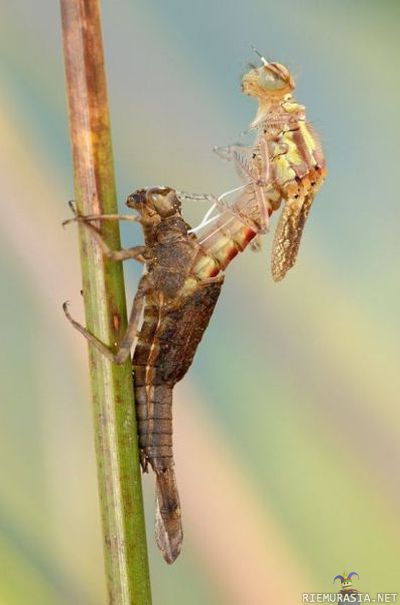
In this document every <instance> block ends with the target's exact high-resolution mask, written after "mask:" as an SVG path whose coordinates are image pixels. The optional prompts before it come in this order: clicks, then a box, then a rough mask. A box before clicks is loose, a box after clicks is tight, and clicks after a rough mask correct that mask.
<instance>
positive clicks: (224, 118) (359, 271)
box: [0, 0, 400, 605]
mask: <svg viewBox="0 0 400 605" xmlns="http://www.w3.org/2000/svg"><path fill="white" fill-rule="evenodd" d="M102 17H103V33H104V43H105V50H106V59H107V73H108V86H109V97H110V108H111V121H112V129H113V143H114V155H115V163H116V172H117V183H118V193H119V198H120V203H121V208H122V207H123V201H124V199H125V198H126V196H127V194H129V193H130V192H131V191H132V190H134V189H135V188H137V187H141V186H145V185H156V184H165V185H172V186H175V187H179V188H181V189H186V190H189V191H198V192H202V191H207V192H215V193H220V192H222V191H224V190H226V189H230V188H232V187H234V186H235V185H237V184H238V180H237V177H236V175H235V173H234V171H233V169H232V167H231V166H230V165H228V164H224V163H223V162H222V161H221V160H219V159H218V158H217V157H216V156H214V154H213V153H212V152H211V148H212V147H213V146H214V145H223V144H228V143H230V142H234V141H236V140H238V138H239V133H240V132H241V131H243V130H244V129H245V128H246V126H247V124H248V123H249V121H250V119H251V118H252V116H253V115H254V111H255V104H254V102H253V101H252V100H251V99H248V98H246V97H244V96H243V95H241V93H240V88H239V82H240V76H241V74H242V73H243V72H244V71H245V70H246V63H247V61H249V60H254V56H253V54H252V52H251V50H250V45H251V44H254V45H256V46H257V47H258V48H260V50H261V51H262V52H263V53H265V55H266V56H267V57H268V58H270V59H273V60H277V61H279V62H282V63H284V64H286V65H287V66H288V67H289V68H290V69H291V71H292V72H293V73H294V75H295V77H296V80H297V83H298V86H297V98H298V99H299V100H300V101H301V102H303V103H304V104H305V105H306V106H307V108H308V115H309V117H310V119H311V121H312V122H313V123H314V125H315V127H316V129H317V131H318V132H319V133H320V136H321V139H322V141H323V144H324V148H325V151H326V155H327V160H328V167H329V177H328V179H327V181H326V184H325V185H324V186H323V188H322V189H321V191H320V193H319V195H318V198H317V201H316V203H315V206H314V208H313V211H312V216H311V218H310V220H309V224H308V225H307V227H306V233H305V237H304V240H303V243H302V248H301V253H300V257H299V260H298V263H297V265H296V267H295V269H294V270H293V271H291V272H290V273H289V275H288V276H287V278H286V280H285V281H284V282H283V283H281V284H278V285H276V284H273V282H272V279H271V277H270V272H269V262H270V261H269V257H270V244H271V235H269V236H267V237H266V238H265V244H264V248H263V250H262V251H261V252H260V253H259V254H252V253H251V252H250V251H248V252H246V253H245V254H243V255H241V257H240V258H237V259H236V260H235V262H234V263H232V266H231V267H229V270H228V272H227V279H226V283H225V288H224V291H223V294H222V297H221V300H220V301H219V304H218V307H217V310H216V313H215V315H214V317H213V319H212V322H211V325H210V327H209V329H208V331H207V333H206V335H205V338H204V340H203V342H202V344H201V346H200V349H199V351H198V354H197V357H196V360H195V363H194V365H193V367H192V369H191V371H190V373H189V375H188V377H187V378H186V379H185V380H184V382H183V383H182V384H181V385H179V386H178V388H177V392H176V402H175V419H176V430H175V443H176V450H177V474H178V480H179V484H180V491H181V499H182V503H183V513H184V524H185V544H184V550H183V552H182V555H181V557H180V558H179V560H178V561H177V563H176V564H175V565H174V566H173V567H167V566H166V565H165V564H164V562H163V561H162V559H161V557H160V555H159V554H158V552H157V551H156V548H155V546H154V541H153V535H152V525H153V478H152V477H151V476H150V477H146V478H145V481H144V486H145V497H146V514H147V519H148V542H149V549H150V556H151V570H152V583H153V593H154V603H155V605H161V604H162V605H172V604H174V605H179V604H185V605H187V604H190V605H200V604H204V603H207V604H208V605H225V604H226V605H227V604H233V605H262V604H264V603H279V604H281V605H293V604H295V603H300V602H301V593H302V592H306V591H313V592H315V591H329V590H332V579H333V577H334V576H335V575H336V574H338V573H342V572H343V570H346V571H351V570H355V571H357V572H358V573H359V574H360V580H359V581H357V580H356V582H355V584H356V586H357V587H358V588H359V589H360V590H362V591H372V592H374V593H375V592H376V591H392V592H393V591H400V577H399V539H400V529H399V522H398V518H399V515H398V510H399V504H400V484H399V478H398V477H399V472H398V469H399V454H400V448H399V441H400V411H399V405H398V403H399V392H400V378H399V339H398V328H399V311H398V309H399V294H400V290H399V276H398V275H399V274H398V269H397V270H396V266H397V267H398V255H399V243H398V242H399V237H398V231H399V228H398V225H399V220H400V217H399V203H398V174H399V168H398V132H399V126H398V125H399V115H398V106H399V103H398V99H399V95H400V77H399V70H398V56H399V46H400V45H399V19H400V5H399V3H398V2H388V1H383V2H377V1H375V2H370V1H365V0H364V1H363V2H360V1H356V0H352V1H348V2H343V1H342V2H337V1H336V2H334V1H333V0H325V1H323V2H321V1H319V2H318V1H316V0H314V1H311V0H303V1H302V2H299V1H295V0H281V1H280V2H273V1H272V0H263V1H261V0H248V1H247V2H243V3H240V4H237V3H234V2H229V1H228V0H220V1H219V2H218V3H215V2H212V1H211V0H205V1H203V2H198V3H195V2H182V1H178V0H169V2H163V1H162V0H154V1H153V2H145V1H144V0H137V1H133V0H114V1H112V0H109V1H108V2H103V5H102ZM0 34H1V35H0V45H1V56H2V60H1V89H0V99H1V105H0V121H1V131H2V145H1V160H2V161H1V168H0V170H1V188H2V192H1V198H2V218H1V241H0V248H1V253H0V264H1V268H2V274H3V277H2V280H1V288H2V292H1V306H2V313H1V321H2V326H1V340H2V347H1V349H2V353H1V354H2V362H1V364H0V368H1V374H2V376H1V389H2V393H1V401H2V406H1V412H0V413H1V419H0V422H1V435H2V436H1V440H0V457H1V460H2V464H1V467H2V471H1V480H0V531H1V545H0V603H1V604H3V603H4V604H6V605H14V604H18V605H22V604H24V605H25V604H28V603H29V605H47V604H51V605H66V604H68V605H94V604H105V586H104V579H103V567H102V565H103V563H102V551H101V539H100V526H99V514H98V512H99V511H98V504H97V485H96V469H95V461H94V451H93V435H92V427H91V410H90V402H89V389H88V378H87V358H86V345H85V344H84V342H83V341H82V339H81V338H79V336H78V335H77V334H76V333H74V332H73V330H72V329H71V328H70V326H68V325H67V324H66V322H65V320H64V318H63V315H62V312H61V303H62V301H64V300H67V299H69V300H71V303H72V310H73V313H74V315H75V316H77V317H82V308H81V301H80V295H79V289H80V274H79V261H78V254H77V239H76V232H75V230H74V228H70V229H66V230H65V231H63V230H62V228H61V225H60V223H61V221H62V219H63V218H65V217H66V216H67V215H68V209H67V205H66V202H67V200H68V199H71V197H73V183H72V176H71V175H72V173H71V161H70V147H69V140H68V130H67V121H66V103H65V94H64V72H63V62H62V52H61V43H60V18H59V9H58V3H57V2H53V1H50V0H44V1H43V2H41V3H37V2H32V3H28V2H24V1H23V0H14V1H13V2H12V3H7V4H3V6H2V8H1V19H0ZM202 213H204V207H203V206H201V207H200V208H199V206H198V205H196V203H192V204H191V203H187V204H186V216H187V217H188V218H189V220H191V221H195V220H197V219H198V218H199V217H200V216H201V215H202ZM140 238H141V235H140V232H139V230H137V229H136V227H132V226H129V225H128V226H127V225H124V226H123V240H124V243H125V244H126V245H132V244H133V243H137V242H139V241H140ZM126 276H127V281H128V290H129V296H130V295H131V294H132V293H133V292H134V289H135V284H136V283H137V278H138V269H137V267H135V265H134V263H132V264H131V266H129V267H127V268H126ZM200 461H203V462H202V464H200ZM337 589H338V588H336V590H337Z"/></svg>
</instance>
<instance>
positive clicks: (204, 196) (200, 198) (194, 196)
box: [176, 190, 218, 204]
mask: <svg viewBox="0 0 400 605" xmlns="http://www.w3.org/2000/svg"><path fill="white" fill-rule="evenodd" d="M176 195H177V198H178V199H179V200H181V201H183V200H192V201H196V202H212V203H213V204H217V203H218V198H217V197H216V196H215V195H213V194H212V193H188V192H187V191H179V190H177V191H176Z"/></svg>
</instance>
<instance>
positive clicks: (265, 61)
mask: <svg viewBox="0 0 400 605" xmlns="http://www.w3.org/2000/svg"><path fill="white" fill-rule="evenodd" d="M251 48H252V49H253V50H254V52H255V53H256V55H258V56H259V57H260V59H261V63H262V64H263V65H268V61H267V59H266V58H265V57H264V56H263V55H262V54H261V53H260V51H259V50H258V49H257V48H256V47H255V46H253V44H252V45H251Z"/></svg>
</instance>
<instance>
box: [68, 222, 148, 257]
mask: <svg viewBox="0 0 400 605" xmlns="http://www.w3.org/2000/svg"><path fill="white" fill-rule="evenodd" d="M97 218H98V217H96V219H97ZM85 219H86V217H82V221H79V222H81V223H82V224H83V225H85V227H86V229H89V231H90V232H91V233H92V235H93V237H94V239H95V240H96V241H97V243H98V244H99V246H100V248H101V249H102V251H103V253H104V255H105V256H106V257H107V258H108V259H110V260H113V261H123V260H128V259H130V258H134V259H135V260H137V261H138V262H139V263H144V262H145V258H144V255H145V252H146V250H147V248H146V246H132V247H131V248H122V249H121V250H111V248H110V247H109V245H108V244H107V243H106V242H105V241H104V238H103V236H102V235H101V233H100V231H99V230H98V229H96V227H94V225H91V224H90V223H87V222H86V220H85Z"/></svg>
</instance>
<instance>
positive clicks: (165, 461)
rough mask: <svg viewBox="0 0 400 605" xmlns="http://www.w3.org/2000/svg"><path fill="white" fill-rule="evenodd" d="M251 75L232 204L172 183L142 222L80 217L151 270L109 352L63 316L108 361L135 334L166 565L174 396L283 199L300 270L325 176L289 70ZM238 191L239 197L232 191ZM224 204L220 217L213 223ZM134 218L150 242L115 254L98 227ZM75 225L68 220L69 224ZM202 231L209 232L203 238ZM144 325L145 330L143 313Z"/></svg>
mask: <svg viewBox="0 0 400 605" xmlns="http://www.w3.org/2000/svg"><path fill="white" fill-rule="evenodd" d="M262 61H263V65H262V67H260V68H252V70H251V71H250V72H249V73H248V74H246V75H245V76H244V78H243V81H242V85H243V90H244V91H245V92H247V93H248V94H252V95H253V96H256V97H257V98H258V99H259V102H260V106H259V110H258V113H257V116H256V119H255V120H254V122H253V123H252V125H251V126H252V127H253V128H257V129H258V130H259V134H258V137H257V140H256V142H255V144H254V146H253V147H251V148H246V147H242V146H237V145H236V146H231V147H228V148H225V149H224V150H219V153H220V154H221V155H223V156H224V157H227V158H228V159H232V160H233V161H234V163H235V165H236V167H237V168H238V170H239V172H240V174H241V175H242V176H243V178H244V180H245V184H244V185H243V186H242V187H240V188H238V189H241V193H240V194H239V196H238V197H237V199H236V200H235V201H234V203H233V204H232V205H231V206H228V205H225V203H224V202H223V199H224V197H226V195H227V194H223V195H222V196H220V197H219V198H218V199H216V198H214V197H213V196H204V195H189V194H183V193H180V194H179V196H177V192H176V191H174V190H173V189H171V188H169V187H155V188H150V189H147V190H143V189H141V190H139V191H136V192H135V193H134V194H132V195H131V196H129V198H128V200H127V205H128V206H129V207H130V208H133V209H135V210H136V211H137V212H138V214H137V216H129V215H128V216H120V215H93V216H78V215H76V216H75V219H72V220H77V221H80V222H82V223H83V224H84V225H86V226H87V228H88V229H90V230H91V232H92V233H93V237H95V238H96V240H97V241H98V244H99V246H100V247H101V249H102V250H103V252H104V254H106V255H107V257H108V258H110V259H111V260H114V261H123V260H126V259H129V258H134V259H136V260H138V261H140V262H142V263H145V264H146V269H147V272H146V273H145V274H144V276H143V277H142V278H141V280H140V282H139V286H138V290H137V293H136V296H135V299H134V301H133V306H132V311H131V315H130V319H129V324H128V328H127V331H126V334H125V336H124V338H123V339H122V341H121V343H119V345H118V346H117V347H116V349H115V350H114V349H110V348H109V347H108V346H106V345H105V344H104V343H102V342H100V341H99V340H98V339H97V338H96V337H95V336H94V335H92V334H91V333H90V332H88V331H87V330H86V329H85V328H84V327H83V326H81V325H80V324H79V323H77V322H76V321H75V320H74V319H72V317H71V316H70V314H69V312H68V309H67V306H66V305H64V311H65V313H66V316H67V318H68V319H69V320H70V321H71V323H72V324H73V326H74V327H75V328H76V329H77V330H79V331H80V332H81V333H82V334H83V335H84V336H85V337H86V338H87V339H88V340H89V341H90V342H92V344H93V345H94V346H95V347H97V348H98V349H99V350H100V351H101V352H102V353H103V354H104V355H106V356H107V357H108V358H109V359H111V360H112V361H114V362H115V363H123V362H124V361H125V360H126V359H127V357H128V356H129V354H130V349H131V347H132V345H133V342H134V340H135V338H136V336H137V345H136V348H135V351H134V354H133V359H132V364H133V369H134V373H135V399H136V415H137V420H138V432H139V449H140V457H141V465H142V468H143V471H146V470H147V468H148V465H149V464H150V466H151V467H152V468H153V470H154V472H155V474H156V523H155V533H156V540H157V544H158V546H159V548H160V550H161V551H162V553H163V556H164V558H165V560H166V561H167V562H168V563H172V562H173V561H174V560H175V559H176V557H177V556H178V555H179V552H180V550H181V545H182V539H183V532H182V524H181V510H180V502H179V495H178V490H177V486H176V480H175V473H174V468H173V467H174V459H173V451H172V390H173V387H174V385H175V384H176V383H177V382H178V381H179V380H181V379H182V378H183V376H184V375H185V374H186V372H187V371H188V369H189V367H190V365H191V363H192V360H193V357H194V354H195V352H196V350H197V347H198V345H199V343H200V340H201V338H202V336H203V333H204V331H205V330H206V328H207V325H208V323H209V319H210V317H211V315H212V313H213V310H214V307H215V304H216V302H217V300H218V297H219V294H220V290H221V286H222V283H223V280H224V273H223V272H224V270H225V269H226V267H227V266H228V264H229V263H230V261H231V260H232V259H233V258H234V257H235V256H236V255H237V254H238V252H242V251H243V250H244V249H245V248H246V247H247V245H248V244H250V243H252V242H254V240H255V238H256V236H257V235H259V234H261V233H264V232H265V231H266V229H267V227H268V223H269V217H270V215H271V214H272V213H273V211H275V210H276V209H277V208H279V206H280V203H281V201H282V200H284V201H285V204H286V205H285V208H284V211H283V214H282V216H281V219H280V222H279V225H278V229H277V233H276V235H275V240H274V247H273V263H272V269H273V276H274V279H276V280H278V279H282V278H283V276H284V275H285V273H286V271H287V270H288V269H289V268H290V267H291V266H292V265H293V263H294V261H295V258H296V254H297V250H298V246H299V242H300V237H301V234H302V230H303V227H304V222H305V220H306V218H307V215H308V211H309V208H310V205H311V203H312V200H313V197H314V194H315V192H316V190H317V187H318V185H319V184H320V183H321V181H322V179H323V176H324V174H325V170H324V161H323V156H322V152H321V149H320V146H319V144H318V142H317V140H316V138H315V135H314V134H313V131H312V129H311V126H310V125H309V124H308V123H307V122H305V118H304V108H303V107H302V106H301V105H299V104H297V103H296V102H295V101H294V100H292V98H291V91H292V90H293V88H294V84H293V80H292V78H291V76H290V74H289V72H288V71H287V70H286V68H284V67H283V66H282V65H279V64H277V63H267V62H266V60H265V59H262ZM228 193H231V192H228ZM179 197H190V198H192V199H193V198H194V199H196V198H198V199H204V198H205V199H210V200H212V201H213V202H214V203H213V206H212V207H211V209H210V210H209V211H208V212H207V214H206V216H205V217H204V219H203V221H202V222H201V223H200V225H199V226H198V227H196V228H195V229H190V226H189V225H188V224H187V223H186V222H185V221H184V219H183V218H182V216H181V203H180V200H179V199H178V198H179ZM215 208H217V209H218V214H217V215H216V216H214V217H211V213H212V211H213V210H214V209H215ZM119 219H125V220H126V219H128V220H136V221H138V222H140V223H141V225H142V227H143V231H144V237H145V245H144V246H135V247H133V248H128V249H126V250H118V251H113V250H110V249H109V248H108V247H107V245H106V243H105V242H104V240H103V238H102V236H101V232H100V231H99V230H98V229H97V227H95V226H93V225H92V221H102V220H119ZM67 222H69V221H67ZM199 231H201V235H197V233H198V232H199ZM143 309H144V313H143V322H142V326H141V328H140V331H138V330H139V323H140V317H141V313H142V310H143Z"/></svg>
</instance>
